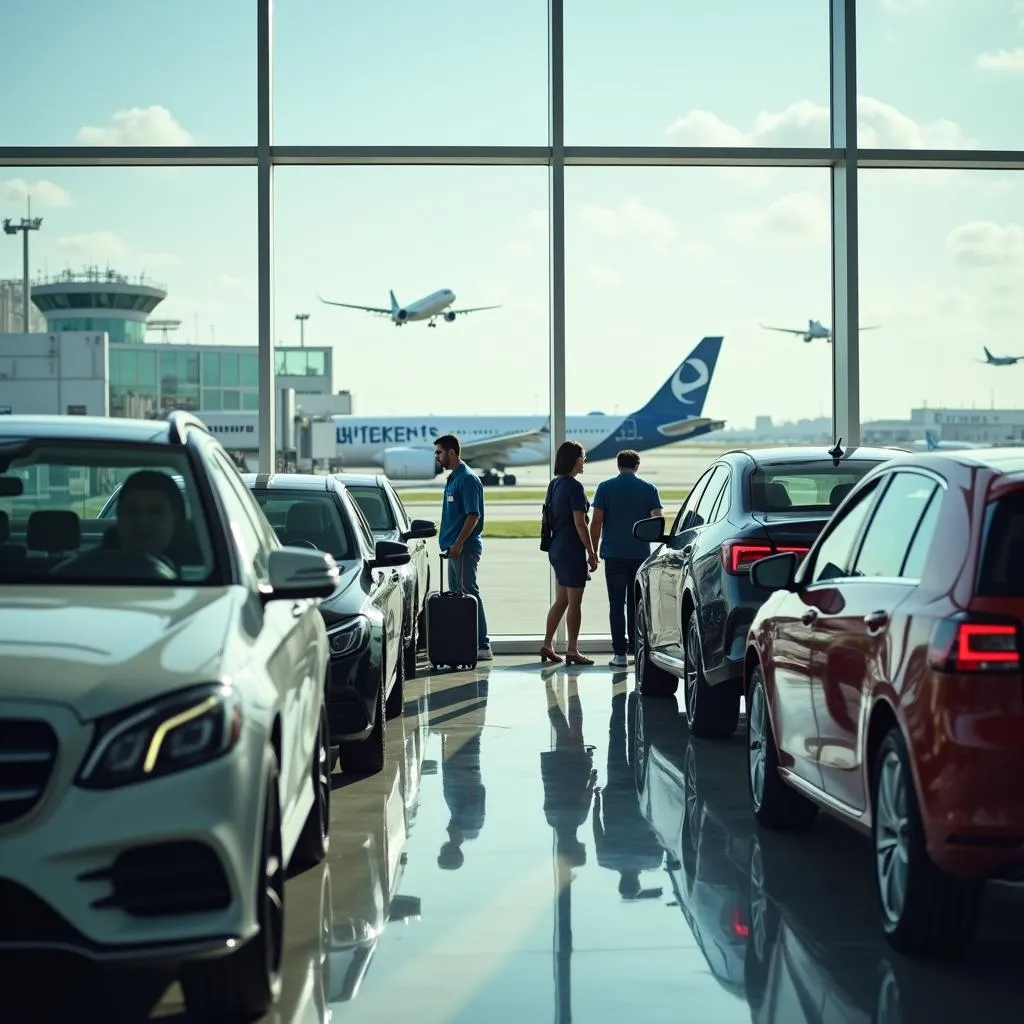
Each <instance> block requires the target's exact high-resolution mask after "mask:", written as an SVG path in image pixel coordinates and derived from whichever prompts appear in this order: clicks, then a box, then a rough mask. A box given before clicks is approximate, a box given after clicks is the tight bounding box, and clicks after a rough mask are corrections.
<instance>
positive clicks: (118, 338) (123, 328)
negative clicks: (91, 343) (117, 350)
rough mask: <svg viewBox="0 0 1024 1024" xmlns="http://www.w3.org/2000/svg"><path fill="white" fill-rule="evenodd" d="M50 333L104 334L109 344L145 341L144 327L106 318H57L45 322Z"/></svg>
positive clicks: (134, 323) (130, 321)
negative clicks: (82, 332) (88, 332)
mask: <svg viewBox="0 0 1024 1024" xmlns="http://www.w3.org/2000/svg"><path fill="white" fill-rule="evenodd" d="M47 330H50V331H90V332H92V333H94V334H102V333H104V332H105V333H106V335H107V337H108V339H109V340H110V342H111V344H121V343H125V342H135V343H138V344H141V343H142V342H144V341H145V340H146V325H145V324H143V323H137V322H136V321H134V320H115V319H113V318H111V319H107V318H106V317H58V318H56V319H52V320H49V321H47Z"/></svg>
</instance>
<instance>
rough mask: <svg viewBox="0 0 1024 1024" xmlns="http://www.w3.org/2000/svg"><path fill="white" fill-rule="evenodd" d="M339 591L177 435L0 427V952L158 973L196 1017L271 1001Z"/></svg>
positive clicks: (311, 807)
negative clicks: (167, 966)
mask: <svg viewBox="0 0 1024 1024" xmlns="http://www.w3.org/2000/svg"><path fill="white" fill-rule="evenodd" d="M176 477H177V478H179V479H178V480H177V481H176V480H175V478H176ZM182 484H183V485H184V486H182ZM115 488H116V489H117V491H118V494H117V515H116V517H115V518H113V519H112V518H110V517H104V518H98V517H97V513H98V512H99V511H100V509H101V508H102V506H103V505H104V503H105V501H106V499H107V498H108V497H109V496H110V494H111V492H112V491H113V490H114V489H115ZM337 578H338V570H337V566H336V565H335V564H334V560H333V559H332V558H331V556H330V555H325V554H323V553H321V552H318V551H311V550H309V549H298V548H287V547H282V546H281V544H280V542H279V541H278V540H277V537H276V535H275V533H274V531H273V529H272V528H271V526H270V524H269V523H268V522H267V521H266V519H265V517H264V516H263V513H262V512H261V510H260V508H259V505H258V504H257V503H256V501H255V500H254V499H253V497H252V495H251V494H250V493H249V491H248V490H247V489H246V487H245V486H244V484H243V483H242V481H241V479H240V477H239V475H238V472H237V470H236V469H235V467H234V465H233V464H232V463H231V460H230V459H229V458H228V456H227V454H226V453H225V452H224V450H223V448H222V447H221V445H220V444H219V443H218V442H217V441H216V440H215V439H214V437H213V436H212V435H211V434H210V433H209V432H208V431H207V430H206V428H205V427H204V426H203V425H202V424H201V423H200V422H199V421H198V420H196V419H194V418H193V417H191V416H187V415H185V414H179V413H174V414H172V415H171V417H170V420H169V421H167V422H162V421H161V422H156V421H132V420H122V419H90V418H87V417H80V416H74V417H31V416H4V417H0V916H2V918H3V922H2V926H0V956H2V955H3V952H4V951H5V950H16V949H17V950H26V949H37V950H53V951H67V952H73V953H77V954H81V955H84V956H86V957H89V958H92V959H94V960H96V961H101V962H105V963H108V964H117V963H124V964H127V963H139V962H143V963H146V962H153V961H161V962H164V963H166V962H167V961H168V960H170V961H172V962H175V963H177V964H179V965H180V971H179V974H180V980H181V984H182V988H183V990H184V993H185V999H186V1002H187V1004H188V1009H189V1012H190V1015H191V1016H193V1017H195V1018H198V1019H204V1020H217V1021H221V1020H227V1019H232V1020H237V1019H246V1018H248V1019H255V1018H257V1017H259V1016H261V1015H262V1014H264V1013H266V1012H267V1010H268V1009H269V1008H270V1007H271V1006H272V1005H273V1004H274V1003H275V1002H276V1001H277V998H278V996H279V994H280V990H281V967H282V960H283V943H284V878H285V872H286V870H288V869H289V868H290V867H291V866H293V865H295V866H304V865H307V864H314V863H316V862H318V861H320V860H322V859H323V857H324V856H325V854H326V851H327V845H328V841H329V818H330V775H329V760H328V756H329V755H328V736H327V717H326V711H325V704H324V695H325V686H326V684H327V681H328V665H329V656H328V646H327V638H326V633H325V629H324V624H323V619H322V617H321V615H320V614H319V611H318V603H319V600H320V599H322V598H324V597H326V596H329V595H330V594H332V593H333V591H334V588H335V586H336V583H337Z"/></svg>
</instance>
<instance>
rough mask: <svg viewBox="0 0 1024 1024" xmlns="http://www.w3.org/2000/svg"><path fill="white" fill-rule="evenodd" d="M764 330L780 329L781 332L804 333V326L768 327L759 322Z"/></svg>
mask: <svg viewBox="0 0 1024 1024" xmlns="http://www.w3.org/2000/svg"><path fill="white" fill-rule="evenodd" d="M761 326H762V327H763V328H764V329H765V330H766V331H782V333H783V334H806V333H807V328H806V327H769V326H768V324H761Z"/></svg>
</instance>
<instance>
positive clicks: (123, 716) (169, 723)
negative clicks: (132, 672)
mask: <svg viewBox="0 0 1024 1024" xmlns="http://www.w3.org/2000/svg"><path fill="white" fill-rule="evenodd" d="M241 731H242V708H241V703H240V701H239V699H238V695H237V694H236V693H235V691H234V690H233V689H232V688H231V687H230V686H226V685H224V684H223V683H211V684H209V685H207V686H195V687H191V688H189V689H188V690H184V691H182V692H180V693H176V694H173V695H172V696H170V697H162V698H160V699H159V700H156V701H153V702H152V703H149V704H144V705H142V706H141V707H139V706H136V707H134V708H130V709H128V710H127V711H122V712H119V713H117V714H113V715H107V716H105V717H104V718H101V719H99V721H98V722H97V723H96V735H95V737H94V739H93V742H92V746H91V747H90V749H89V753H88V755H87V756H86V758H85V763H84V765H83V766H82V770H81V771H80V772H79V774H78V778H77V779H76V780H75V781H76V782H77V784H78V785H79V786H83V787H85V788H86V789H112V788H114V787H115V786H127V785H130V784H131V783H133V782H142V781H144V780H145V779H154V778H157V777H159V776H162V775H170V774H171V773H172V772H179V771H184V770H185V769H186V768H194V767H195V766H196V765H200V764H205V763H206V762H208V761H212V760H214V759H215V758H218V757H221V756H222V755H223V754H226V753H227V752H228V751H229V750H231V749H232V748H233V747H234V746H235V744H237V743H238V737H239V735H240V734H241Z"/></svg>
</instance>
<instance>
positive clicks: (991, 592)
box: [977, 491, 1024, 597]
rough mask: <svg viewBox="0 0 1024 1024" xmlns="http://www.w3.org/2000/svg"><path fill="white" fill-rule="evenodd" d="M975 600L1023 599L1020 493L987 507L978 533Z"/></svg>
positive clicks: (1023, 504)
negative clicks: (978, 556)
mask: <svg viewBox="0 0 1024 1024" xmlns="http://www.w3.org/2000/svg"><path fill="white" fill-rule="evenodd" d="M981 543H982V557H981V569H980V571H979V573H978V586H977V593H978V596H979V597H1024V491H1014V492H1013V493H1012V494H1008V495H1006V496H1005V497H1003V498H1000V499H999V500H998V501H994V502H992V504H990V505H989V507H988V510H987V512H986V515H985V526H984V530H983V533H982V540H981Z"/></svg>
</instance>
